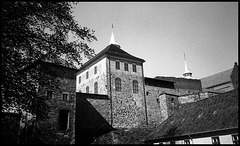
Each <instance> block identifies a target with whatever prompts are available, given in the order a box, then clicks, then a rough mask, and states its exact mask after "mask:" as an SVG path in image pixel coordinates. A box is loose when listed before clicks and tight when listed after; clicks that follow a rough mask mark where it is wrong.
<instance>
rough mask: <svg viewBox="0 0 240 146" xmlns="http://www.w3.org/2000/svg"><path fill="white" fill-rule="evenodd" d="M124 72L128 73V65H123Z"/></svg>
mask: <svg viewBox="0 0 240 146" xmlns="http://www.w3.org/2000/svg"><path fill="white" fill-rule="evenodd" d="M124 70H125V71H128V64H127V63H124Z"/></svg>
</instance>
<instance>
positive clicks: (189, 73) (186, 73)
mask: <svg viewBox="0 0 240 146" xmlns="http://www.w3.org/2000/svg"><path fill="white" fill-rule="evenodd" d="M183 55H184V63H185V71H184V73H183V76H184V77H185V78H188V79H190V78H192V73H191V72H190V71H189V70H188V66H187V61H186V56H185V52H183Z"/></svg>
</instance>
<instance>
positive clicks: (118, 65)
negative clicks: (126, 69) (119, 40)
mask: <svg viewBox="0 0 240 146" xmlns="http://www.w3.org/2000/svg"><path fill="white" fill-rule="evenodd" d="M116 69H120V62H119V61H116Z"/></svg>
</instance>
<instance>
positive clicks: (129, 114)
mask: <svg viewBox="0 0 240 146" xmlns="http://www.w3.org/2000/svg"><path fill="white" fill-rule="evenodd" d="M116 61H118V62H120V69H116V66H115V65H116ZM124 63H128V71H125V70H124ZM134 64H135V65H136V72H133V69H132V65H133V63H131V62H126V61H123V60H116V59H110V65H109V64H108V66H110V69H109V71H108V74H109V73H110V74H111V77H110V78H111V79H110V80H111V89H110V90H109V96H110V98H112V119H113V121H112V126H113V127H114V128H131V127H137V126H140V125H142V124H146V115H145V101H144V85H143V84H144V83H143V76H142V75H143V67H142V64H136V63H134ZM116 78H120V79H121V91H116V84H115V79H116ZM134 80H135V81H137V82H138V93H133V81H134Z"/></svg>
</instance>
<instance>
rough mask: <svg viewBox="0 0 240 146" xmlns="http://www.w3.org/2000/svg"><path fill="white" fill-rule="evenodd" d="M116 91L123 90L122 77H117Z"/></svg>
mask: <svg viewBox="0 0 240 146" xmlns="http://www.w3.org/2000/svg"><path fill="white" fill-rule="evenodd" d="M115 91H117V92H121V91H122V80H121V79H120V78H116V79H115Z"/></svg>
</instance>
